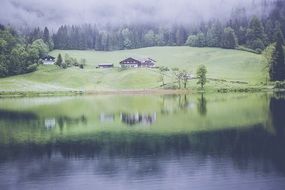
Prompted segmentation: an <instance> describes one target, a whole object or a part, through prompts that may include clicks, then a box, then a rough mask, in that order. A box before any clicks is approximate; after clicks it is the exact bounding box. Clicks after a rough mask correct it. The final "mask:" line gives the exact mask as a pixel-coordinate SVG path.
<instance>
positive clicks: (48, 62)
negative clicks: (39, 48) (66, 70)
mask: <svg viewBox="0 0 285 190" xmlns="http://www.w3.org/2000/svg"><path fill="white" fill-rule="evenodd" d="M41 61H42V62H43V64H44V65H53V64H54V63H55V57H53V56H50V55H45V56H42V57H41Z"/></svg>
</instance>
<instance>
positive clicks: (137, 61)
mask: <svg viewBox="0 0 285 190" xmlns="http://www.w3.org/2000/svg"><path fill="white" fill-rule="evenodd" d="M155 63H156V61H155V60H153V59H151V58H132V57H129V58H127V59H124V60H123V61H121V62H120V65H121V67H122V68H131V67H133V68H138V67H147V68H152V67H155Z"/></svg>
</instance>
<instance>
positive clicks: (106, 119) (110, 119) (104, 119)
mask: <svg viewBox="0 0 285 190" xmlns="http://www.w3.org/2000/svg"><path fill="white" fill-rule="evenodd" d="M114 120H115V115H114V114H105V113H101V114H100V121H101V122H113V121H114Z"/></svg>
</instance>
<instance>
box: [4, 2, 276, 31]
mask: <svg viewBox="0 0 285 190" xmlns="http://www.w3.org/2000/svg"><path fill="white" fill-rule="evenodd" d="M275 1H276V0H239V1H236V0H199V1H196V0H175V1H173V0H156V1H153V0H144V1H140V0H120V1H113V0H105V1H102V0H85V1H79V0H49V1H46V0H38V1H34V0H25V1H22V0H2V1H1V7H0V22H1V23H2V24H11V25H13V26H17V27H19V26H21V27H36V26H40V27H44V26H47V27H49V28H52V29H57V28H58V27H59V26H60V25H65V24H67V25H81V24H97V25H99V26H102V25H103V26H107V25H108V26H120V25H130V24H159V25H164V26H165V25H169V24H183V25H191V24H197V23H199V22H201V21H204V22H207V21H209V20H210V19H220V20H223V21H226V20H227V19H229V18H230V17H231V16H232V13H233V11H235V10H239V9H246V11H245V12H243V13H242V14H245V15H244V16H252V15H257V16H261V15H266V14H269V12H270V11H271V10H272V8H273V6H272V2H275Z"/></svg>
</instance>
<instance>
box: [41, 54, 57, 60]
mask: <svg viewBox="0 0 285 190" xmlns="http://www.w3.org/2000/svg"><path fill="white" fill-rule="evenodd" d="M41 59H43V60H44V59H52V60H54V59H55V57H53V56H51V55H43V56H42V57H41Z"/></svg>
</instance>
